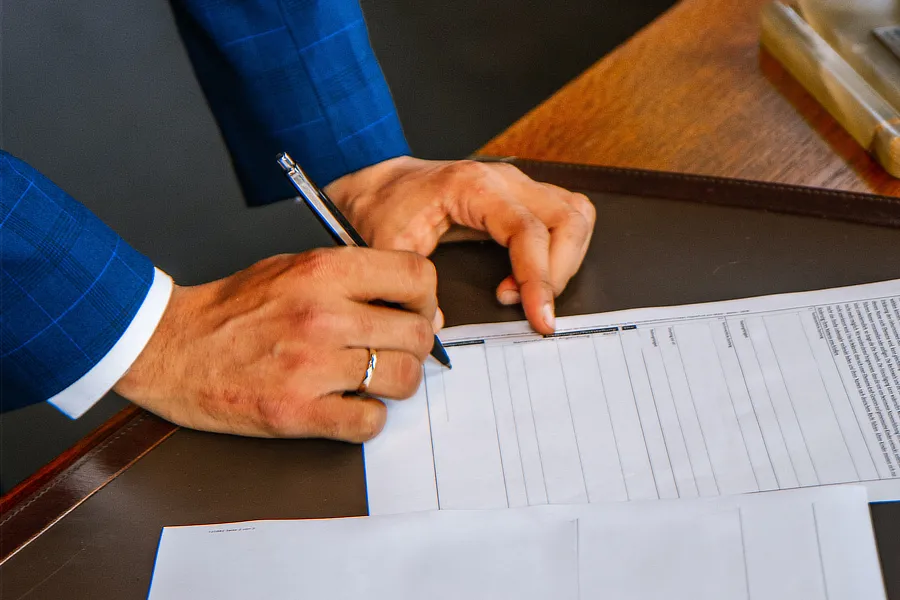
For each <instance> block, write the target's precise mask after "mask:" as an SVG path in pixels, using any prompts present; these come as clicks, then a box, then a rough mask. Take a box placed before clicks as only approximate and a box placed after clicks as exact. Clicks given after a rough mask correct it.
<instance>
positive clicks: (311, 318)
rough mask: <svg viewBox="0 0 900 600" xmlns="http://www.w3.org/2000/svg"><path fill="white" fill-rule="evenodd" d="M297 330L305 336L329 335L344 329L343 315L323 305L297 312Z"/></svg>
mask: <svg viewBox="0 0 900 600" xmlns="http://www.w3.org/2000/svg"><path fill="white" fill-rule="evenodd" d="M297 330H298V332H299V333H300V334H301V335H303V336H304V337H329V336H330V335H333V334H335V333H337V332H339V331H342V330H343V318H342V316H341V315H339V314H337V313H334V312H332V311H331V310H328V309H325V308H323V307H321V306H319V307H314V308H310V309H306V310H302V311H300V312H299V313H298V314H297Z"/></svg>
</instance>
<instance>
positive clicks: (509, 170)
mask: <svg viewBox="0 0 900 600" xmlns="http://www.w3.org/2000/svg"><path fill="white" fill-rule="evenodd" d="M490 166H491V167H493V168H494V169H495V170H497V171H500V172H502V173H506V174H508V175H518V174H519V173H521V172H522V171H521V170H520V169H519V167H517V166H516V165H514V164H511V163H508V162H505V161H497V162H493V163H490Z"/></svg>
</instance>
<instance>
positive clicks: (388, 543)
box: [149, 511, 578, 600]
mask: <svg viewBox="0 0 900 600" xmlns="http://www.w3.org/2000/svg"><path fill="white" fill-rule="evenodd" d="M576 539H577V537H576V524H575V521H574V520H573V519H568V518H565V519H561V518H552V517H551V516H549V515H548V516H547V517H543V518H542V517H540V516H537V515H533V514H524V513H516V511H494V512H489V513H488V512H476V511H466V512H460V513H455V512H444V513H439V514H427V513H426V514H417V515H403V516H398V517H381V518H366V517H363V518H349V519H326V520H308V521H255V522H245V523H233V524H228V525H206V526H195V527H167V528H165V529H164V530H163V535H162V537H161V539H160V544H159V551H158V553H157V557H156V566H155V567H154V570H153V580H152V582H151V585H150V596H149V599H150V600H176V599H177V600H181V599H185V600H187V599H190V600H232V599H233V600H245V599H248V598H279V599H281V598H283V599H301V598H302V599H307V598H329V599H335V600H339V599H346V600H351V599H352V600H358V599H359V598H385V599H391V600H406V599H408V600H418V599H421V598H435V599H439V600H440V599H446V600H458V599H460V598H472V599H478V598H485V599H488V598H524V599H526V600H528V599H533V600H546V599H547V598H560V599H576V598H578V559H577V552H578V547H577V545H576Z"/></svg>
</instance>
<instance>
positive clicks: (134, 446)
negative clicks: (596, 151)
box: [0, 157, 900, 564]
mask: <svg viewBox="0 0 900 600" xmlns="http://www.w3.org/2000/svg"><path fill="white" fill-rule="evenodd" d="M478 160H483V161H488V162H490V161H498V160H499V161H502V162H508V163H511V164H513V165H515V166H517V167H518V168H520V169H521V170H522V171H524V172H525V173H527V174H528V175H529V176H531V177H532V178H534V179H537V180H539V181H544V182H548V183H553V184H555V185H559V186H561V187H565V188H569V189H573V190H580V191H588V192H594V193H613V194H625V195H631V196H640V197H651V198H660V199H671V200H681V201H689V202H700V203H708V204H717V205H725V206H733V207H740V208H750V209H757V210H766V211H772V212H783V213H789V214H798V215H805V216H812V217H820V218H828V219H836V220H846V221H852V222H857V223H865V224H869V225H880V226H887V227H900V198H893V197H889V196H878V195H874V194H859V193H852V192H843V191H835V190H828V189H819V188H810V187H802V186H794V185H784V184H776V183H761V182H755V181H745V180H739V179H725V178H719V177H707V176H700V175H685V174H677V173H667V172H662V171H644V170H637V169H623V168H616V167H602V166H593V165H579V164H570V163H552V162H542V161H534V160H527V159H519V158H514V157H511V158H502V159H495V158H491V157H478ZM128 412H131V413H133V416H130V415H127V414H125V413H128ZM117 418H118V419H119V421H121V422H120V423H118V425H117V429H115V430H113V431H110V432H107V433H106V434H105V435H104V437H103V439H101V440H100V441H98V442H97V443H96V444H87V445H85V447H83V448H82V452H83V454H82V455H80V456H75V457H73V458H72V459H71V462H70V463H69V464H68V465H66V466H64V467H62V468H61V470H60V471H59V473H58V474H56V475H54V476H52V477H51V478H49V479H48V480H47V481H46V482H43V483H40V482H38V484H37V485H35V486H33V487H34V489H33V490H29V491H28V492H26V493H16V492H17V491H21V490H22V489H26V490H27V488H29V487H32V486H29V483H34V482H33V481H32V480H29V481H26V482H25V483H24V484H23V485H20V486H18V487H17V488H16V489H15V490H13V492H11V493H9V494H7V495H6V496H4V497H3V498H2V499H0V507H2V508H3V514H2V516H0V564H2V563H3V562H5V561H6V560H7V559H8V558H9V557H10V556H12V555H13V554H15V553H16V552H17V551H18V550H19V549H21V548H22V547H23V546H24V545H25V544H27V543H28V542H29V541H31V540H32V539H34V538H35V537H37V536H38V535H40V534H41V532H43V531H44V530H46V529H47V528H49V527H51V526H52V525H53V524H54V523H55V522H56V521H58V520H59V519H60V518H62V517H64V516H65V515H66V514H68V513H69V512H70V511H72V510H73V509H74V508H75V507H77V506H78V505H79V504H81V503H82V502H84V501H85V500H86V499H87V498H89V497H90V496H91V495H92V494H94V493H96V492H97V491H98V490H100V489H101V488H102V487H103V486H105V485H106V484H107V483H109V482H110V481H112V480H113V479H114V478H115V477H116V476H117V475H118V474H120V473H121V472H123V471H124V470H125V469H127V468H128V467H130V466H131V465H132V464H134V463H135V462H136V461H137V460H139V459H140V458H141V457H142V456H144V455H145V454H146V453H148V452H149V451H151V450H152V449H153V448H155V447H156V446H157V445H159V444H160V443H162V442H163V441H164V440H165V439H166V438H168V437H169V436H171V435H172V434H173V433H174V432H175V431H176V430H177V429H178V427H177V426H175V425H173V424H171V423H168V422H166V421H164V420H162V419H160V418H158V417H156V416H154V415H152V414H150V413H147V412H145V411H143V410H139V409H134V408H127V409H125V410H124V411H123V412H122V413H120V414H119V415H117V417H114V418H113V419H112V420H116V419H117ZM112 420H111V421H112ZM35 477H37V476H35ZM32 479H34V478H32ZM13 494H16V496H18V497H12V496H13Z"/></svg>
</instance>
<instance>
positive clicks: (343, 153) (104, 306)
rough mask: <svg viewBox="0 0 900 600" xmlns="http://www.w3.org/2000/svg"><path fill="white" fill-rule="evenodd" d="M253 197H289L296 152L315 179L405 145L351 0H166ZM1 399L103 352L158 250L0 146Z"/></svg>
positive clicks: (41, 391)
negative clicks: (286, 162) (149, 250)
mask: <svg viewBox="0 0 900 600" xmlns="http://www.w3.org/2000/svg"><path fill="white" fill-rule="evenodd" d="M171 3H172V8H173V11H174V14H175V18H176V22H177V24H178V28H179V31H180V32H181V35H182V39H183V40H184V43H185V45H186V47H187V50H188V54H189V55H190V57H191V60H192V62H193V65H194V70H195V72H196V74H197V77H198V79H199V81H200V84H201V86H202V88H203V90H204V93H205V94H206V97H207V100H208V102H209V106H210V108H211V109H212V111H213V114H214V115H215V117H216V120H217V121H218V123H219V127H220V129H221V131H222V135H223V137H224V138H225V141H226V143H227V144H228V147H229V150H230V152H231V157H232V162H233V164H234V168H235V170H236V172H237V175H238V178H239V180H240V183H241V186H242V187H243V190H244V193H245V197H246V199H247V202H248V203H249V204H251V205H260V204H266V203H270V202H274V201H276V200H280V199H283V198H287V197H291V196H293V195H294V194H293V191H292V188H291V187H290V185H289V183H288V182H287V180H286V178H285V177H284V176H283V174H282V173H281V170H280V168H279V167H278V166H277V165H276V164H275V161H274V158H275V156H276V154H277V153H278V152H281V151H288V152H289V153H291V155H292V156H293V157H294V158H295V159H298V162H300V164H302V165H303V166H304V168H305V169H306V170H307V171H308V172H309V173H310V174H311V175H312V177H313V178H314V179H315V180H316V181H317V182H318V183H320V184H321V185H325V184H327V183H329V182H331V181H333V180H334V179H336V178H338V177H340V176H342V175H344V174H346V173H350V172H353V171H356V170H358V169H361V168H363V167H366V166H368V165H371V164H375V163H377V162H381V161H382V160H386V159H388V158H393V157H395V156H400V155H403V154H408V153H409V148H408V146H407V143H406V140H405V138H404V136H403V132H402V130H401V127H400V122H399V120H398V117H397V113H396V110H395V108H394V104H393V101H392V100H391V96H390V92H389V90H388V87H387V84H386V83H385V81H384V78H383V76H382V73H381V70H380V68H379V66H378V63H377V62H376V59H375V56H374V54H373V52H372V49H371V46H370V45H369V39H368V33H367V31H366V27H365V23H364V21H363V15H362V11H361V10H360V7H359V4H358V3H357V1H356V0H171ZM0 177H2V179H0V407H2V409H3V410H9V409H13V408H18V407H21V406H25V405H28V404H32V403H35V402H40V401H43V400H46V399H47V398H51V397H53V396H54V395H56V394H57V393H59V392H60V391H62V390H64V389H65V388H67V387H68V386H70V385H71V384H72V383H74V382H75V381H77V380H78V379H80V378H81V377H82V376H83V375H84V374H85V373H87V372H88V371H89V370H90V369H91V367H92V366H93V365H95V364H97V363H98V362H99V361H100V359H101V358H103V356H104V355H105V354H106V353H107V352H109V350H110V349H111V348H112V347H113V345H114V344H115V343H116V341H117V340H118V339H119V338H120V337H121V336H122V334H123V333H124V331H125V329H126V328H127V327H128V325H129V323H130V322H131V320H132V319H133V318H134V316H135V314H136V313H137V311H138V309H139V308H140V306H141V303H142V302H143V300H144V298H145V297H146V295H147V292H148V290H149V287H150V284H151V282H152V277H153V265H152V264H151V263H150V261H149V260H148V259H147V258H145V257H144V256H142V255H141V254H139V253H138V252H136V251H135V250H134V249H132V248H131V247H130V246H129V245H128V244H127V243H125V242H124V241H123V240H122V239H121V238H120V237H119V236H118V235H116V234H115V232H113V231H112V230H110V229H109V228H108V227H106V226H105V225H104V224H103V223H102V222H100V221H99V219H97V217H95V216H94V215H93V214H91V213H90V211H88V210H87V209H86V208H85V207H84V206H82V205H81V204H79V203H78V202H76V201H75V200H73V199H72V198H70V197H69V196H68V195H67V194H66V193H65V192H63V191H62V190H60V189H59V188H58V187H56V186H55V185H54V184H53V183H52V182H50V181H49V180H47V179H46V178H45V177H43V176H41V175H40V174H39V173H38V172H37V171H35V170H34V169H33V168H31V167H30V166H29V165H27V164H25V163H24V162H22V161H20V160H17V159H16V158H14V157H12V156H11V155H9V154H7V153H5V152H0Z"/></svg>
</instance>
